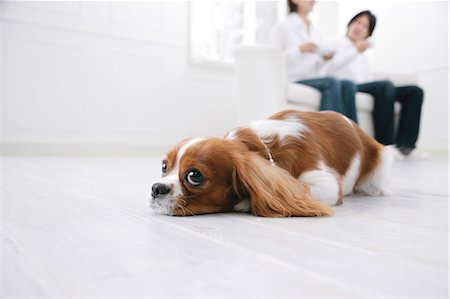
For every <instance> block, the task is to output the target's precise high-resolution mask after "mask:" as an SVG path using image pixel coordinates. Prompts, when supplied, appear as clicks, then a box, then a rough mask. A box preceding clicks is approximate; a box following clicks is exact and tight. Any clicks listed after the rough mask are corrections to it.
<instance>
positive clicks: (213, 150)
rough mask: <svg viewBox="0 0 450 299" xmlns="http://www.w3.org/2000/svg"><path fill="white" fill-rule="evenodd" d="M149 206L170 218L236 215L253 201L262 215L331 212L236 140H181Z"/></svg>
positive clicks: (253, 208)
mask: <svg viewBox="0 0 450 299" xmlns="http://www.w3.org/2000/svg"><path fill="white" fill-rule="evenodd" d="M151 193H152V196H151V199H150V205H151V207H152V208H154V209H155V210H157V211H159V212H161V213H163V214H167V215H177V216H178V215H197V214H208V213H218V212H228V211H232V210H233V207H234V206H235V205H236V204H237V203H238V202H239V201H242V200H249V203H250V209H251V212H253V213H254V214H255V215H258V216H269V217H285V216H320V215H329V214H331V213H332V211H331V209H330V208H329V207H327V206H325V205H323V204H321V203H319V202H317V201H315V200H313V199H312V198H311V196H310V192H309V187H308V186H307V185H305V184H303V183H301V182H300V181H299V180H297V179H295V178H294V177H292V176H291V175H290V174H289V172H287V171H286V170H284V169H282V168H280V167H277V166H274V165H272V164H271V163H270V162H269V161H268V160H266V159H264V158H263V157H261V156H259V154H258V153H256V152H252V151H250V150H249V149H248V148H247V146H246V145H244V144H243V143H242V142H240V141H237V140H228V139H219V138H208V139H202V138H196V139H189V140H184V141H182V142H180V143H179V144H178V145H176V146H175V147H174V149H172V150H171V151H170V152H169V153H168V154H167V157H166V158H165V159H164V160H163V162H162V179H161V180H159V181H158V182H156V183H155V184H153V186H152V192H151Z"/></svg>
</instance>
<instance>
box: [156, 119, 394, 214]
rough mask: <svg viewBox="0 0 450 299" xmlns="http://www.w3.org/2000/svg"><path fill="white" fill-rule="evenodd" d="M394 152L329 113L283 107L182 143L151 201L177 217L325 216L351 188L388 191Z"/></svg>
mask: <svg viewBox="0 0 450 299" xmlns="http://www.w3.org/2000/svg"><path fill="white" fill-rule="evenodd" d="M392 162H393V152H392V149H391V148H390V147H389V146H383V145H382V144H380V143H378V142H377V141H376V140H375V139H373V138H372V137H370V136H369V135H367V134H366V133H364V132H363V131H362V130H361V129H360V128H359V127H358V125H357V124H356V123H354V122H353V121H351V120H350V119H348V118H347V117H345V116H343V115H342V114H339V113H337V112H332V111H321V112H302V111H296V110H285V111H281V112H278V113H276V114H274V115H272V116H270V117H269V118H267V119H264V120H260V121H256V122H252V123H251V124H249V125H247V126H242V127H238V128H235V129H233V130H232V131H230V132H229V133H227V134H226V135H225V137H224V138H192V139H186V140H183V141H181V142H180V143H178V144H177V145H176V146H175V147H174V148H173V149H172V150H171V151H170V152H169V153H168V154H167V157H166V158H165V159H164V160H163V162H162V179H161V180H160V181H158V182H156V183H155V184H153V185H152V190H151V198H150V206H151V207H152V208H153V209H155V210H156V211H157V212H159V213H162V214H167V215H174V216H186V215H198V214H208V213H220V212H231V211H237V212H251V213H253V214H254V215H256V216H263V217H289V216H328V215H332V214H333V209H332V208H331V206H333V205H341V204H342V203H343V196H345V195H348V194H351V193H352V192H360V193H364V194H367V195H372V196H378V195H388V194H389V191H388V183H389V181H390V179H389V176H390V170H391V165H392Z"/></svg>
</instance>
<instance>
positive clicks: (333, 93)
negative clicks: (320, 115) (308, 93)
mask: <svg viewBox="0 0 450 299" xmlns="http://www.w3.org/2000/svg"><path fill="white" fill-rule="evenodd" d="M297 83H301V84H305V85H308V86H311V87H314V88H316V89H318V90H319V91H320V92H321V93H322V98H321V101H320V110H334V111H337V112H342V99H341V91H340V90H341V87H340V83H339V81H337V80H336V79H335V78H332V77H324V78H317V79H308V80H301V81H298V82H297Z"/></svg>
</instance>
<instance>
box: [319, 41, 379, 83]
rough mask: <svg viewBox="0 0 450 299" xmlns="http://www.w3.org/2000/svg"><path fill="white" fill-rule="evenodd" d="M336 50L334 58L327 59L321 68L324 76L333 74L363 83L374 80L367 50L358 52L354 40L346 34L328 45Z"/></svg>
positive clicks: (342, 78)
mask: <svg viewBox="0 0 450 299" xmlns="http://www.w3.org/2000/svg"><path fill="white" fill-rule="evenodd" d="M327 49H330V50H331V51H333V52H334V57H333V59H331V60H329V61H327V62H326V63H325V65H324V66H323V68H322V70H321V75H322V76H332V77H335V78H337V79H341V80H350V81H353V82H355V83H358V84H361V83H365V82H370V81H372V73H371V69H370V63H369V57H368V56H367V53H366V52H367V50H366V51H364V52H358V50H357V49H356V47H355V45H354V44H353V42H352V41H351V40H350V39H349V38H348V37H347V36H344V37H342V38H341V39H339V40H337V41H335V42H333V43H330V45H328V46H327Z"/></svg>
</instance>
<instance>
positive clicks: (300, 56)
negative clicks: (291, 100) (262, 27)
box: [271, 12, 324, 82]
mask: <svg viewBox="0 0 450 299" xmlns="http://www.w3.org/2000/svg"><path fill="white" fill-rule="evenodd" d="M307 28H308V27H307V26H306V24H305V22H304V21H303V20H302V19H301V18H300V16H299V15H298V14H297V13H295V12H293V13H290V14H289V15H288V16H287V17H286V19H284V20H283V21H282V22H280V23H279V24H277V25H276V26H275V28H274V29H273V30H272V34H271V43H272V44H273V45H275V46H278V47H280V48H281V50H282V51H283V55H284V57H285V60H286V68H287V73H288V79H289V80H290V81H293V82H295V81H299V80H303V79H311V78H317V77H319V76H320V70H321V68H322V66H323V64H324V60H323V58H322V57H321V56H320V55H318V54H316V53H302V52H301V51H300V46H301V45H303V44H306V43H315V44H316V45H320V44H321V37H320V34H319V32H318V31H317V30H316V28H315V27H314V26H313V25H312V24H310V25H309V31H308V29H307Z"/></svg>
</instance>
